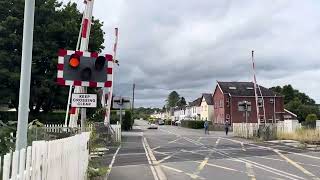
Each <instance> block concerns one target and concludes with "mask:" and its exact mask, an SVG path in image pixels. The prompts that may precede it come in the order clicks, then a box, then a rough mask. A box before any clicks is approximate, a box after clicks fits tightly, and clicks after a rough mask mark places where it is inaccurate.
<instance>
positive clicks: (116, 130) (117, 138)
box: [111, 124, 121, 142]
mask: <svg viewBox="0 0 320 180" xmlns="http://www.w3.org/2000/svg"><path fill="white" fill-rule="evenodd" d="M111 128H112V129H113V131H114V132H113V133H114V136H115V141H116V142H121V125H120V124H111Z"/></svg>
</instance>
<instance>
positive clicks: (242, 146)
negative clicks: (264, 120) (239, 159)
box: [241, 142, 246, 151]
mask: <svg viewBox="0 0 320 180" xmlns="http://www.w3.org/2000/svg"><path fill="white" fill-rule="evenodd" d="M241 148H242V151H246V148H245V147H244V143H243V142H241Z"/></svg>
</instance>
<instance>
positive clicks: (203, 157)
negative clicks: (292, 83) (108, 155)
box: [109, 121, 320, 180]
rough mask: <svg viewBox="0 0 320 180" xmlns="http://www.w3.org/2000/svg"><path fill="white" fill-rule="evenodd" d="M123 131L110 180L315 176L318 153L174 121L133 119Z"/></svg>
mask: <svg viewBox="0 0 320 180" xmlns="http://www.w3.org/2000/svg"><path fill="white" fill-rule="evenodd" d="M136 125H137V126H135V130H134V131H133V132H127V133H124V134H123V139H122V140H123V142H122V144H121V147H120V149H119V151H118V153H117V154H116V155H114V163H113V167H112V169H111V173H110V176H109V179H111V180H126V179H130V180H133V179H139V180H153V179H155V180H163V179H172V180H184V179H208V180H211V179H217V180H229V179H230V180H232V179H235V180H242V179H246V180H247V179H251V180H255V179H273V180H277V179H279V180H280V179H290V180H303V179H312V180H320V152H312V151H306V150H302V149H298V148H293V147H290V146H285V145H279V144H274V143H267V142H264V143H256V142H252V141H248V140H244V139H239V138H234V137H232V134H229V135H228V136H226V135H224V133H223V132H210V135H205V134H204V131H203V130H194V129H187V128H181V127H175V126H159V129H157V130H149V129H147V127H148V125H147V123H146V122H145V121H136Z"/></svg>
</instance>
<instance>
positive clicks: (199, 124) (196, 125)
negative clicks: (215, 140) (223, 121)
mask: <svg viewBox="0 0 320 180" xmlns="http://www.w3.org/2000/svg"><path fill="white" fill-rule="evenodd" d="M210 124H211V122H209V125H210ZM181 126H182V127H186V128H192V129H202V128H204V121H194V120H183V121H181Z"/></svg>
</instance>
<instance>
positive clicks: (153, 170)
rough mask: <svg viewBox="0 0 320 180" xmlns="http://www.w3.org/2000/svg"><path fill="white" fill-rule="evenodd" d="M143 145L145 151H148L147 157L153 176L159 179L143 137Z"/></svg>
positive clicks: (155, 179)
mask: <svg viewBox="0 0 320 180" xmlns="http://www.w3.org/2000/svg"><path fill="white" fill-rule="evenodd" d="M142 145H143V148H144V151H145V153H146V156H147V159H148V163H149V165H150V169H151V172H152V175H153V178H154V180H159V178H158V176H157V173H156V172H155V169H154V167H153V166H152V162H151V160H150V157H149V154H148V151H147V148H146V145H145V143H144V141H143V139H142Z"/></svg>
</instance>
